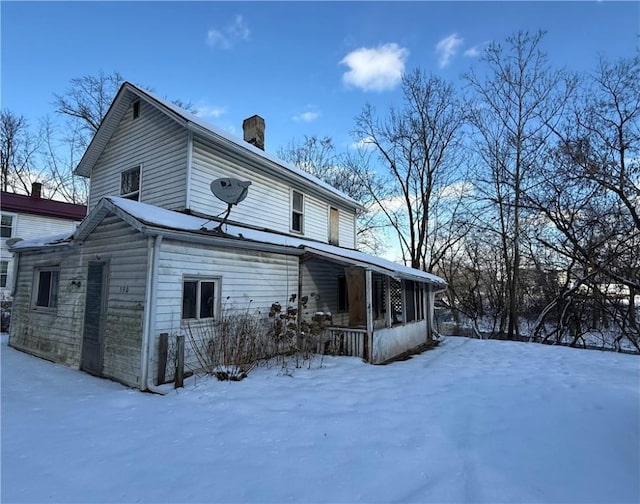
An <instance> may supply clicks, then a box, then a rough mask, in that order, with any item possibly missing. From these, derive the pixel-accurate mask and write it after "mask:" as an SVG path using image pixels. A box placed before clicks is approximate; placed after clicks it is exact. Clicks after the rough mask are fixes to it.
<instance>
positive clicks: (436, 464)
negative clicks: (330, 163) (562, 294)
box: [1, 336, 640, 503]
mask: <svg viewBox="0 0 640 504" xmlns="http://www.w3.org/2000/svg"><path fill="white" fill-rule="evenodd" d="M1 352H2V356H1V357H2V460H1V462H2V466H1V471H2V481H1V483H2V489H1V491H2V494H1V497H2V502H4V503H11V502H83V503H86V502H154V503H159V502H261V503H262V502H331V503H335V502H367V503H368V502H455V503H463V502H490V503H498V502H527V503H530V502H549V503H560V502H576V503H578V502H579V503H587V502H602V503H618V502H638V501H639V499H640V439H639V436H640V359H639V358H638V357H637V356H633V355H621V354H615V353H609V352H598V351H585V350H576V349H571V348H565V347H550V346H543V345H538V344H524V343H513V342H503V341H487V340H483V341H480V340H472V339H466V338H457V337H448V338H446V339H445V340H444V341H443V343H442V344H441V345H440V346H439V347H438V348H436V349H435V350H432V351H429V352H427V353H425V354H422V355H419V356H415V357H413V358H412V359H410V360H408V361H404V362H397V363H394V364H391V365H389V366H370V365H366V364H363V363H361V362H360V361H359V360H358V359H355V358H325V359H324V361H323V364H322V367H321V368H318V367H317V366H318V365H319V364H320V360H319V358H318V359H317V360H316V361H314V367H313V368H312V369H299V370H296V371H295V373H294V375H293V376H286V375H284V374H283V373H282V372H281V370H280V369H279V368H278V367H275V366H274V367H271V368H259V369H257V370H255V371H254V372H253V373H252V374H251V375H250V376H249V378H248V379H246V380H244V381H243V382H237V383H222V382H217V381H215V380H211V379H203V378H198V379H197V380H193V379H190V380H189V382H188V384H187V385H188V386H187V387H186V388H185V389H182V390H180V391H178V392H171V393H170V394H169V395H167V396H164V397H163V396H157V395H151V394H143V393H141V392H138V391H135V390H130V389H127V388H125V387H123V386H121V385H119V384H116V383H113V382H110V381H108V380H101V379H97V378H93V377H91V376H89V375H87V374H84V373H82V372H79V371H77V370H73V369H68V368H65V367H62V366H58V365H54V364H51V363H48V362H45V361H42V360H39V359H37V358H34V357H30V356H28V355H26V354H23V353H20V352H17V351H15V350H13V349H11V348H8V347H7V346H6V336H4V337H3V346H2V347H1Z"/></svg>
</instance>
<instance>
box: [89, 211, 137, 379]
mask: <svg viewBox="0 0 640 504" xmlns="http://www.w3.org/2000/svg"><path fill="white" fill-rule="evenodd" d="M123 243H126V247H123ZM147 243H148V242H147V238H146V237H144V236H143V235H141V234H140V233H138V232H136V231H135V230H133V229H132V228H130V227H129V226H128V225H126V224H125V223H124V222H122V221H121V220H120V219H118V218H116V217H113V216H111V217H108V218H106V219H105V220H104V221H103V222H102V223H101V224H100V225H99V226H98V227H97V228H96V229H95V231H94V232H93V233H91V235H90V236H89V238H88V239H87V240H86V241H85V242H84V244H83V247H82V248H83V265H82V274H83V278H84V277H86V274H87V265H88V262H89V261H92V260H93V261H96V260H97V261H106V262H107V282H108V283H107V285H108V290H107V317H106V324H105V343H104V368H103V375H104V376H108V377H111V378H114V379H116V380H119V381H121V382H123V383H126V384H128V385H132V386H138V385H139V384H140V358H141V353H140V352H141V348H142V329H143V313H144V305H145V294H146V282H147V270H148V268H147V260H148V248H147ZM85 283H86V282H85ZM83 303H84V300H83Z"/></svg>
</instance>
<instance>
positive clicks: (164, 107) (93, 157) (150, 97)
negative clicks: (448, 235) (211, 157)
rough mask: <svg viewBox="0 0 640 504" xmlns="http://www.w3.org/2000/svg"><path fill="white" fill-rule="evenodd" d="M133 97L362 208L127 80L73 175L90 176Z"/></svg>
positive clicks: (271, 168) (256, 160)
mask: <svg viewBox="0 0 640 504" xmlns="http://www.w3.org/2000/svg"><path fill="white" fill-rule="evenodd" d="M135 99H142V100H145V101H146V102H147V103H149V104H151V105H152V106H154V107H155V108H157V109H158V110H159V111H161V112H162V113H164V114H165V115H166V116H168V117H169V118H171V119H172V120H173V121H175V122H176V123H178V124H179V125H181V126H182V127H184V128H186V129H187V130H189V131H192V132H193V133H194V134H196V135H199V136H200V137H202V138H204V139H206V140H208V141H210V142H213V143H215V144H216V146H218V147H219V148H220V147H222V148H223V150H224V149H226V150H227V151H228V152H230V153H232V154H234V155H239V156H242V157H243V160H247V161H252V162H254V163H257V164H258V165H259V166H262V167H263V169H267V170H269V171H270V172H273V173H274V174H276V175H278V176H283V177H285V178H288V179H292V180H295V181H297V182H303V183H305V184H306V185H307V186H308V187H310V188H313V189H314V190H318V191H320V192H323V193H325V194H327V195H329V196H331V197H333V198H337V199H339V200H341V201H342V202H343V203H344V204H347V205H349V206H352V207H353V208H356V209H362V208H363V207H362V205H361V204H360V203H358V202H357V201H356V200H354V199H353V198H351V197H350V196H348V195H346V194H345V193H343V192H342V191H339V190H338V189H336V188H335V187H333V186H331V185H330V184H327V183H326V182H324V181H323V180H321V179H319V178H318V177H316V176H314V175H311V174H310V173H307V172H305V171H304V170H301V169H300V168H298V167H296V166H294V165H293V164H291V163H287V162H285V161H282V160H281V159H278V158H277V157H276V156H272V155H271V154H268V153H267V152H265V151H263V150H262V149H259V148H257V147H256V146H254V145H252V144H250V143H249V142H245V141H244V140H242V139H240V138H238V137H236V136H233V135H231V134H229V133H227V132H226V131H223V130H222V129H220V128H217V127H216V126H214V125H212V124H210V123H208V122H207V121H204V120H203V119H202V118H200V117H198V116H196V115H194V114H192V113H190V112H187V111H186V110H184V109H182V108H180V107H178V106H177V105H175V104H173V103H170V102H168V101H166V100H164V99H162V98H160V97H158V96H156V95H154V94H153V93H151V92H149V91H147V90H145V89H142V88H140V87H138V86H136V85H134V84H132V83H130V82H125V83H123V84H122V86H121V87H120V89H119V90H118V93H117V94H116V97H115V98H114V100H113V102H112V103H111V106H110V107H109V110H108V111H107V113H106V115H105V117H104V119H103V120H102V122H101V123H100V127H99V128H98V131H97V132H96V134H95V135H94V137H93V138H92V140H91V142H90V143H89V147H87V150H86V151H85V153H84V155H83V156H82V159H81V160H80V163H78V166H77V167H76V169H75V170H74V173H75V174H76V175H81V176H84V177H90V176H91V170H92V168H93V166H94V165H95V163H96V162H97V160H98V158H99V156H100V154H101V153H102V151H103V150H104V148H105V147H106V145H107V143H108V142H109V140H110V139H111V137H112V135H113V133H114V132H115V131H116V128H117V127H118V125H119V123H120V121H121V119H122V117H123V116H124V114H125V113H126V112H127V110H128V108H129V105H130V104H131V102H132V101H133V100H135Z"/></svg>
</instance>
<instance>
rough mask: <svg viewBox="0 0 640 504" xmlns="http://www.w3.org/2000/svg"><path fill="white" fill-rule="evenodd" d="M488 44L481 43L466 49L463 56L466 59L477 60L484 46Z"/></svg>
mask: <svg viewBox="0 0 640 504" xmlns="http://www.w3.org/2000/svg"><path fill="white" fill-rule="evenodd" d="M488 43H489V42H481V43H480V44H476V45H474V46H473V47H470V48H469V49H467V50H466V51H465V52H464V53H463V54H464V55H465V56H466V57H467V58H477V57H478V56H480V55H481V54H482V50H483V48H484V46H486V45H487V44H488Z"/></svg>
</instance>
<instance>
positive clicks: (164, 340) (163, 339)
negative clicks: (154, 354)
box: [158, 332, 169, 385]
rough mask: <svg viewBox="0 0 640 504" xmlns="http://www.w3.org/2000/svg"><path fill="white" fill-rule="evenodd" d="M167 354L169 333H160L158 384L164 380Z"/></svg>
mask: <svg viewBox="0 0 640 504" xmlns="http://www.w3.org/2000/svg"><path fill="white" fill-rule="evenodd" d="M168 355H169V333H166V332H163V333H160V349H159V355H158V385H162V384H163V383H164V382H165V381H166V374H167V356H168Z"/></svg>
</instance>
